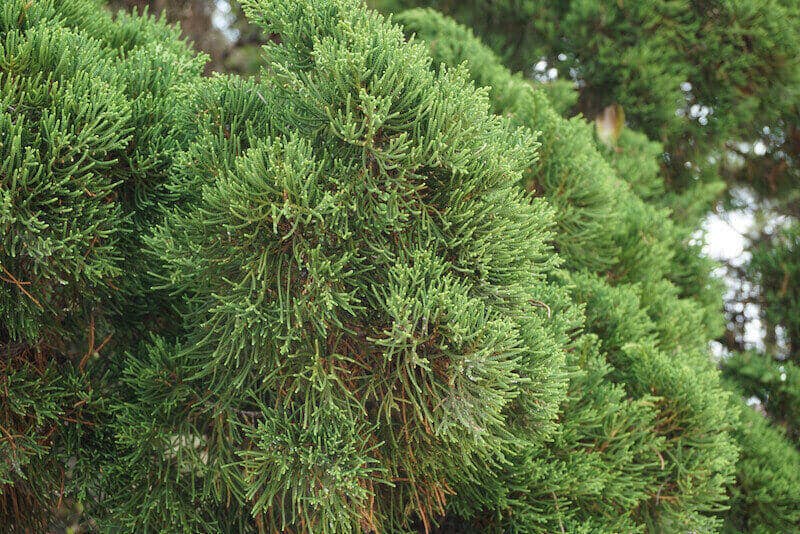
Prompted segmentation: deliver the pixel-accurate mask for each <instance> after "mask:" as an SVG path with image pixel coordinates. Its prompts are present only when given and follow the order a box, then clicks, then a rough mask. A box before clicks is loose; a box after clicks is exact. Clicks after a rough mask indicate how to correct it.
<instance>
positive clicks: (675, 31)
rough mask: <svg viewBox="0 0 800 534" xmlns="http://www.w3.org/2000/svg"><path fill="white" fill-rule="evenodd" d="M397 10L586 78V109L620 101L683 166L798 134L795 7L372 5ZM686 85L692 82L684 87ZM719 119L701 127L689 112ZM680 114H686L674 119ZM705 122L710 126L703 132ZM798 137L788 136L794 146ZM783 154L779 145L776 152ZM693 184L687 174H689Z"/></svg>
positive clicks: (774, 3) (522, 1) (743, 3)
mask: <svg viewBox="0 0 800 534" xmlns="http://www.w3.org/2000/svg"><path fill="white" fill-rule="evenodd" d="M373 4H375V5H377V6H378V7H381V8H383V9H386V10H389V11H399V10H400V9H401V8H408V7H416V6H430V7H433V8H436V9H437V10H440V11H442V12H444V13H447V14H449V15H451V16H453V17H454V18H455V19H456V20H458V21H460V22H462V23H465V24H467V25H468V26H470V27H472V28H474V29H475V32H476V33H477V34H478V35H479V36H480V37H481V38H483V39H484V40H485V42H486V43H487V44H488V45H489V46H490V47H491V48H492V49H493V50H495V51H496V52H497V53H498V54H500V56H501V57H502V59H503V60H504V62H505V63H506V64H507V65H508V66H510V67H511V68H512V69H513V70H521V71H523V72H526V73H527V72H530V71H531V70H532V66H533V65H534V64H535V63H536V62H538V61H539V60H540V59H545V60H546V61H547V62H548V67H553V68H556V69H557V70H558V72H559V75H560V76H561V77H562V78H564V79H575V80H579V81H580V100H579V106H578V108H579V109H580V110H581V111H583V112H584V113H585V114H586V115H587V116H589V117H594V116H596V115H597V114H599V113H600V112H601V111H602V110H603V109H604V108H605V107H606V106H608V105H611V104H620V105H622V107H623V109H624V110H625V113H626V117H627V118H628V119H629V120H630V121H631V123H632V124H633V125H635V126H636V127H637V128H640V129H642V130H644V131H645V132H646V133H647V134H648V136H649V137H650V138H652V139H658V140H660V141H664V142H666V144H667V149H668V151H669V152H670V154H671V161H672V163H674V170H675V171H676V172H679V173H680V172H681V171H680V169H681V167H682V166H683V164H684V162H686V161H694V163H695V165H697V164H700V165H701V166H705V165H706V162H704V161H700V158H696V156H698V155H699V156H700V157H704V152H703V150H698V149H700V146H701V145H702V146H703V147H704V149H706V148H709V147H714V148H718V147H721V146H722V144H724V143H725V142H727V141H728V140H729V139H734V140H736V139H746V140H750V139H754V138H759V137H760V136H761V135H762V132H761V129H762V127H763V126H770V127H771V128H772V130H773V131H775V132H777V131H782V132H784V133H785V134H787V136H789V137H790V136H791V134H790V132H792V131H794V128H793V126H792V124H793V121H794V120H795V119H796V113H797V102H798V96H799V95H798V92H797V88H798V86H800V85H799V82H800V64H799V63H798V57H797V54H796V51H795V46H796V43H797V41H798V37H799V36H798V30H797V28H798V24H797V20H798V17H800V12H799V11H798V7H797V5H796V3H795V2H791V1H785V0H770V1H764V2H752V1H749V0H728V1H716V2H710V3H702V2H689V1H688V0H676V1H669V2H664V1H641V2H615V1H605V0H599V1H595V0H499V1H494V2H492V3H491V4H487V3H486V2H482V1H478V0H466V1H458V2H456V1H452V0H424V1H419V0H375V1H373ZM684 82H688V83H690V84H691V86H690V87H689V86H684V87H683V88H682V84H683V83H684ZM695 104H697V105H698V106H707V107H708V108H710V109H711V110H712V111H711V113H710V114H708V115H706V116H705V117H704V119H703V121H702V122H701V121H700V120H699V119H700V117H701V115H700V114H696V115H695V116H692V114H691V113H690V108H691V106H692V105H695ZM677 108H680V109H681V110H682V111H683V112H682V113H676V109H677ZM706 121H707V124H704V123H705V122H706ZM792 143H793V141H791V140H789V139H787V140H786V142H785V146H784V147H781V148H783V152H784V156H785V155H786V153H787V152H788V153H790V154H791V153H792V152H791V150H788V151H787V150H786V149H787V148H788V147H790V146H791V144H792ZM775 148H776V150H775V152H776V153H777V152H779V151H780V148H779V147H775ZM687 177H688V176H687Z"/></svg>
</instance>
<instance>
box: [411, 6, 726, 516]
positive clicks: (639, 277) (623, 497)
mask: <svg viewBox="0 0 800 534" xmlns="http://www.w3.org/2000/svg"><path fill="white" fill-rule="evenodd" d="M396 20H398V21H400V22H401V23H403V24H404V25H405V27H406V31H407V32H408V33H409V34H414V35H416V37H417V38H422V39H424V40H425V41H426V42H428V43H429V46H430V50H431V53H432V55H433V56H434V60H435V64H436V63H438V62H440V61H441V62H445V63H449V64H460V63H462V62H466V65H467V68H468V69H469V70H470V74H471V75H472V76H473V77H474V79H475V80H476V81H477V83H478V84H480V85H488V86H489V90H490V93H489V94H490V96H491V98H492V101H493V104H494V106H495V110H496V111H497V112H498V113H500V114H502V115H507V116H510V117H511V118H512V120H515V121H517V122H519V123H521V124H524V125H526V126H530V127H535V128H539V129H541V132H542V133H541V139H542V149H541V156H540V160H539V162H538V163H537V165H535V166H534V167H533V168H532V169H531V172H530V173H529V175H528V180H529V182H528V183H529V184H530V185H529V187H530V188H531V189H532V190H533V191H535V192H538V193H540V194H542V195H543V196H545V197H546V198H547V199H548V200H549V201H551V202H552V203H553V204H554V205H555V206H556V207H557V221H558V223H560V224H561V225H563V226H560V227H559V232H558V235H557V237H556V243H557V244H558V245H559V250H560V251H561V253H562V255H563V257H564V259H565V264H566V265H567V266H569V267H570V268H571V270H572V271H573V272H575V271H577V272H575V274H573V275H571V276H570V277H569V284H570V285H574V290H573V292H574V297H575V298H576V300H577V302H579V303H582V304H584V305H585V309H586V315H587V317H586V325H587V329H588V330H589V331H590V332H592V333H594V334H596V335H597V338H598V339H599V341H600V344H599V347H600V349H601V350H602V354H603V356H604V358H605V359H606V360H607V361H608V362H609V363H610V365H611V367H610V368H608V370H607V371H606V373H607V376H608V378H610V379H612V380H613V381H614V382H616V383H619V384H620V385H622V386H624V389H625V390H627V394H628V395H629V396H630V397H629V398H628V399H626V401H625V402H624V403H623V402H622V401H621V400H620V401H618V404H614V403H610V404H607V405H604V406H603V408H604V409H605V410H607V412H605V413H603V412H600V414H599V415H598V417H607V418H609V419H611V418H613V417H615V414H618V413H620V412H626V411H631V412H634V413H638V414H639V417H640V418H641V419H640V422H641V423H642V424H643V426H642V427H632V426H625V425H623V426H622V428H625V429H626V431H627V435H624V436H618V435H617V434H618V433H619V432H620V431H621V429H617V430H616V431H615V430H612V429H609V428H606V431H608V432H609V433H610V435H609V434H606V435H605V436H602V438H600V437H598V436H596V435H592V434H589V435H587V436H582V432H583V429H582V428H581V427H577V428H576V427H572V424H573V421H579V420H580V418H581V417H585V416H586V415H585V414H583V413H581V412H580V409H579V408H578V407H577V406H580V403H579V402H577V400H578V399H576V402H575V403H567V404H565V405H564V406H563V410H565V411H564V412H562V416H561V421H562V425H563V426H562V427H561V429H560V430H561V431H563V432H567V433H568V432H573V433H576V434H577V436H581V438H580V441H579V442H580V443H582V444H583V445H584V446H583V447H580V448H575V449H570V446H569V445H568V444H567V443H564V442H561V443H559V445H561V446H563V448H560V449H557V450H553V451H552V452H551V454H554V455H556V457H557V458H559V459H560V461H567V462H569V463H572V464H575V465H581V464H583V462H586V461H587V460H588V459H587V448H586V446H585V445H586V442H587V441H595V442H596V443H597V445H596V446H597V448H598V449H600V450H601V451H602V452H601V453H600V454H598V455H597V456H598V460H599V461H598V462H597V463H596V464H594V465H593V467H595V468H596V470H595V471H592V475H591V477H590V478H591V479H592V480H594V481H597V483H598V485H597V486H595V487H593V488H592V490H588V494H587V493H584V495H586V497H584V499H585V500H583V499H581V498H575V497H576V488H575V487H574V485H567V484H566V481H564V482H561V484H564V485H563V486H559V485H558V483H557V482H556V481H557V480H559V478H558V477H557V476H556V475H555V474H554V473H551V474H550V476H548V477H542V478H538V477H537V476H533V477H527V478H525V479H523V480H520V479H519V478H516V477H518V476H519V473H513V474H510V475H509V478H511V479H512V480H514V483H513V484H512V483H509V485H510V487H512V488H513V487H519V485H520V484H524V486H522V487H524V488H525V489H524V491H522V490H521V493H523V494H525V495H531V496H534V495H535V496H538V497H537V499H542V498H544V499H545V500H546V502H547V506H548V508H547V510H548V512H545V511H544V510H545V508H544V506H545V505H544V504H543V503H542V502H541V501H540V502H536V501H535V500H534V501H529V500H527V499H519V498H518V501H519V500H521V501H522V502H523V503H524V504H522V503H519V502H513V501H512V502H509V501H508V500H506V501H500V500H498V501H497V502H496V503H495V504H493V505H492V506H494V507H495V508H494V510H496V511H495V512H494V514H493V515H494V516H495V517H506V518H505V519H502V520H500V522H499V523H498V522H497V520H496V519H492V520H491V521H490V520H489V519H488V518H484V519H483V520H482V521H483V523H481V524H486V522H487V521H489V522H490V524H491V523H492V522H494V524H495V525H497V528H498V529H499V530H506V529H510V530H512V531H520V532H529V531H531V530H541V531H554V530H558V529H563V528H567V530H569V531H572V530H578V531H580V530H581V529H583V530H589V531H591V530H592V529H599V530H603V531H617V530H626V531H631V530H634V531H635V530H638V529H641V528H645V527H647V528H651V529H660V530H663V531H672V530H676V529H699V530H704V529H710V528H713V526H714V525H715V524H717V523H718V521H719V520H718V519H717V518H715V517H714V514H713V512H715V511H720V510H721V509H722V508H721V504H722V503H723V502H724V501H725V491H726V485H727V484H728V483H730V482H731V477H730V475H731V470H732V464H733V461H734V459H735V457H736V452H735V447H734V446H733V445H732V443H731V438H730V436H729V435H728V434H727V433H726V432H725V430H726V429H728V428H730V426H731V425H733V424H734V422H735V411H736V410H735V409H734V408H733V407H732V406H731V405H730V401H729V398H728V394H727V393H725V392H724V391H723V390H722V389H721V387H720V385H719V383H718V378H717V374H716V372H715V371H714V369H713V368H712V366H711V364H710V362H709V361H708V357H707V352H706V342H707V340H708V339H709V338H710V336H711V335H712V334H715V333H716V331H717V329H718V328H719V320H718V319H717V318H716V315H718V312H716V311H713V310H714V305H715V304H716V302H717V300H716V299H718V298H719V297H718V296H716V299H714V300H709V301H696V300H694V299H687V298H680V293H681V291H679V289H678V288H677V287H675V286H674V285H672V284H671V283H670V282H669V281H667V280H665V279H664V278H665V277H666V276H667V275H669V274H672V273H674V272H676V271H677V269H678V268H679V267H680V266H679V265H676V261H675V259H674V256H673V254H672V250H675V249H676V248H678V243H680V239H681V237H682V232H681V230H680V229H678V228H676V227H675V226H674V225H673V224H672V223H671V222H670V219H669V217H668V212H666V211H665V210H663V209H659V208H657V207H656V206H653V205H652V204H649V203H647V202H645V201H644V200H643V199H642V198H641V197H640V196H638V195H637V193H639V194H642V195H644V196H645V197H646V198H653V197H656V196H657V192H658V186H657V185H656V184H657V182H658V176H657V172H658V165H657V163H656V162H655V161H654V159H655V157H656V156H657V154H658V149H657V148H656V147H654V146H653V145H652V144H649V143H647V142H646V140H645V139H644V138H643V137H642V136H637V135H636V134H633V133H625V135H624V136H623V137H622V138H621V139H620V149H619V150H607V151H606V150H605V149H598V148H597V146H596V145H595V142H594V139H593V137H592V135H591V133H590V130H589V127H588V125H586V124H585V123H583V121H581V120H580V119H572V120H564V119H561V118H560V117H558V116H557V114H555V113H554V112H553V111H552V110H551V109H550V108H549V105H548V103H547V100H546V98H545V97H544V96H543V95H542V94H541V89H539V88H537V87H535V86H533V85H531V84H530V83H528V82H527V81H525V80H523V79H522V78H521V77H519V76H512V75H511V74H509V73H508V71H506V70H505V69H504V68H503V67H502V66H500V65H499V61H498V59H497V58H496V57H495V56H494V55H493V54H492V53H491V52H489V51H488V50H487V49H486V48H485V47H483V46H482V45H481V44H480V43H479V42H478V41H477V39H475V37H474V36H472V35H471V33H470V32H469V31H468V30H467V29H465V28H463V27H460V26H458V25H457V24H455V23H454V22H453V21H450V20H448V19H446V18H444V17H442V16H441V15H439V14H437V13H435V12H433V11H431V10H412V11H407V12H402V13H400V14H398V15H397V19H396ZM537 99H538V106H537V105H536V104H535V103H537ZM543 110H544V111H543ZM548 117H549V118H550V121H548V120H547V118H548ZM603 153H606V157H608V158H609V161H610V162H611V163H612V164H613V167H612V166H611V165H609V163H607V162H606V159H605V158H604V156H603ZM614 168H617V169H621V170H624V171H626V172H627V174H626V175H625V177H626V180H625V181H623V180H621V179H620V177H619V176H618V175H617V174H616V173H615V172H614ZM556 178H557V179H558V180H556ZM598 178H599V179H598ZM601 180H604V181H601ZM587 197H588V198H593V202H585V201H584V199H585V198H587ZM600 210H602V211H600ZM598 211H599V212H600V213H601V214H602V215H601V217H603V216H604V217H605V218H606V219H605V220H603V219H602V218H600V217H598ZM572 220H575V221H584V220H585V221H589V222H590V223H596V222H597V221H598V220H601V221H603V224H602V225H600V226H598V227H594V228H596V232H597V234H598V236H597V237H595V236H594V235H592V238H591V239H586V241H580V239H581V238H582V237H583V235H582V233H581V232H576V231H575V228H576V225H574V224H566V221H572ZM590 228H592V227H590ZM600 236H602V237H600ZM576 242H578V243H580V246H574V245H575V243H576ZM609 242H610V243H609ZM562 243H565V245H562ZM606 243H608V244H606ZM570 244H571V245H573V247H570V246H569V245H570ZM612 247H613V248H612ZM609 249H611V250H614V251H615V254H614V255H609V254H608V250H609ZM600 261H601V262H602V263H598V262H600ZM699 268H707V264H701V265H700V267H699ZM695 272H696V273H697V274H698V276H700V275H701V273H703V271H699V270H698V271H695ZM593 273H596V274H593ZM598 275H601V276H598ZM705 277H706V279H707V277H708V272H707V271H705ZM697 294H700V295H701V296H703V297H708V295H709V293H701V292H699V291H698V292H697ZM717 295H718V294H717ZM593 364H594V365H597V363H596V362H593ZM584 365H589V363H585V362H584ZM588 372H589V370H588V369H584V370H582V371H581V372H580V373H579V374H578V375H577V376H576V377H575V378H573V381H574V383H577V384H580V383H581V381H582V380H586V376H587V375H585V374H583V373H588ZM595 372H596V371H595ZM571 387H572V386H571ZM573 391H574V390H573ZM582 391H583V393H584V395H585V396H588V397H589V398H591V397H592V396H593V394H594V392H592V393H591V394H589V393H586V392H585V390H582ZM580 400H581V402H585V403H589V402H592V401H590V400H588V399H580ZM573 409H574V410H576V411H577V413H572V412H571V411H569V410H573ZM637 410H638V411H637ZM573 418H575V419H573ZM567 435H568V434H567ZM619 440H622V443H621V444H620V447H621V450H622V451H625V453H629V454H631V456H630V457H628V458H636V461H637V463H636V466H637V467H636V469H635V470H634V469H631V470H628V469H627V468H625V467H622V466H621V465H620V464H619V463H616V461H617V460H618V459H617V458H615V457H614V456H613V454H614V451H613V450H612V451H610V452H609V453H608V454H605V451H606V449H605V447H607V445H603V444H604V443H606V444H607V443H616V442H618V441H619ZM637 440H642V441H641V442H639V441H637ZM631 443H633V445H632V444H631ZM636 443H639V445H638V446H639V447H640V449H638V450H637V449H636V447H637V446H636V445H635V444H636ZM642 443H646V445H642ZM628 447H630V448H628ZM631 449H632V450H631ZM590 450H591V449H590ZM537 460H538V459H537ZM523 465H524V464H523ZM555 465H558V463H555V464H552V465H548V466H547V467H546V468H545V467H544V466H543V465H540V467H541V468H543V469H552V468H553V467H554V466H555ZM590 465H591V464H590ZM603 469H607V471H604V470H603ZM534 472H537V471H534ZM562 476H563V475H562ZM601 481H607V485H606V486H603V485H601ZM545 488H549V491H548V490H545ZM634 488H639V489H638V490H635V489H634ZM582 491H583V492H587V490H586V489H583V490H582ZM595 492H596V493H595ZM577 494H579V495H580V494H581V493H580V492H578V493H577ZM600 495H603V497H602V502H604V503H606V504H605V505H606V506H607V507H608V508H607V511H606V512H605V513H598V512H597V509H596V507H597V506H598V499H600ZM489 509H490V510H491V509H492V508H491V507H490V508H489ZM500 510H504V512H500ZM511 510H513V512H512V511H511ZM458 512H459V513H461V514H462V515H464V510H460V509H458ZM623 512H624V513H623ZM708 512H712V513H711V514H709V513H708ZM550 514H552V515H550ZM565 521H566V523H565ZM501 525H502V526H501ZM564 525H569V527H565V526H564Z"/></svg>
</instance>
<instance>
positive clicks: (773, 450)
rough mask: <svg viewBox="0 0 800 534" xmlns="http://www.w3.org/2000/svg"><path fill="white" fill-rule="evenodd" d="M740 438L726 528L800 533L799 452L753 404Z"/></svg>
mask: <svg viewBox="0 0 800 534" xmlns="http://www.w3.org/2000/svg"><path fill="white" fill-rule="evenodd" d="M736 439H737V441H738V442H739V444H740V446H741V449H742V453H741V458H740V459H739V462H738V463H737V473H736V481H737V484H736V486H735V487H734V488H732V491H731V499H730V511H729V512H728V514H727V517H726V522H725V528H724V529H723V532H730V533H733V532H758V533H765V534H766V533H772V532H800V508H798V506H797V496H798V492H800V469H798V468H797V467H798V465H800V453H798V451H797V449H796V448H795V447H793V446H792V444H791V443H789V442H787V440H786V438H785V437H784V435H783V434H782V433H781V432H780V431H779V430H776V429H775V427H774V426H772V425H770V424H769V423H768V421H767V419H766V418H764V417H763V416H762V415H761V414H759V413H756V412H755V411H754V410H752V409H750V408H748V407H744V408H742V414H741V423H740V424H739V425H738V427H737V429H736Z"/></svg>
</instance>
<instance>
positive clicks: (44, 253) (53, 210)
mask: <svg viewBox="0 0 800 534" xmlns="http://www.w3.org/2000/svg"><path fill="white" fill-rule="evenodd" d="M166 37H169V39H170V41H167V42H165V43H157V42H156V41H155V39H156V38H158V39H163V38H166ZM170 42H171V43H172V44H168V43H170ZM170 47H171V48H170ZM144 57H146V58H147V60H144V59H143V58H144ZM156 64H162V65H163V66H164V68H162V69H160V70H158V69H156V68H154V65H156ZM167 65H168V68H167V67H166V66H167ZM199 67H200V63H198V62H197V61H195V60H194V59H192V54H191V53H190V51H189V50H188V48H187V47H186V46H185V45H184V44H183V43H182V42H180V41H179V40H178V39H177V34H176V33H175V31H174V29H172V28H169V27H167V26H166V25H164V24H163V23H157V22H155V21H153V20H151V19H149V18H146V17H135V16H129V17H125V18H124V20H122V21H120V22H114V21H112V19H111V17H110V16H108V15H107V14H105V12H104V11H102V7H101V6H100V5H99V4H97V3H95V2H93V1H82V0H69V1H63V2H52V1H47V0H44V1H37V2H26V1H22V0H10V1H9V2H4V3H3V5H2V7H1V8H0V161H1V162H2V163H0V165H2V166H1V167H0V230H2V242H0V270H1V271H2V272H0V354H1V356H2V362H0V366H1V368H0V382H2V388H0V389H1V390H2V393H0V426H2V433H3V436H2V440H0V453H1V456H2V458H3V461H2V462H0V484H2V485H1V486H0V523H2V524H10V525H11V526H12V527H13V525H15V524H16V525H17V527H18V528H20V529H24V528H29V529H33V530H36V531H43V530H44V529H46V528H47V525H49V524H52V522H53V521H54V520H55V518H54V517H53V516H52V515H51V512H52V507H53V506H54V505H56V504H63V503H64V502H65V501H69V500H72V499H78V500H84V499H87V498H91V496H92V495H91V489H90V488H91V487H93V485H94V483H95V482H96V480H95V479H96V477H97V473H96V469H97V466H96V464H95V462H94V460H95V459H96V457H97V454H98V453H99V452H100V451H101V450H102V447H105V446H107V443H105V444H100V443H98V440H104V439H106V438H107V437H109V436H108V435H107V434H106V431H107V429H105V428H101V427H102V425H103V424H105V423H106V422H107V421H108V418H109V414H108V411H107V410H108V405H109V399H108V398H107V396H108V394H109V391H108V387H107V384H105V383H102V382H98V381H97V379H98V378H100V377H102V376H104V375H105V373H106V372H107V371H106V370H105V369H104V368H106V367H107V365H102V364H101V365H97V364H96V363H95V359H96V358H97V357H98V355H99V353H100V351H102V352H103V354H107V353H108V352H109V351H111V350H112V349H113V347H115V346H118V340H120V339H125V338H126V337H130V336H131V328H132V327H133V326H134V325H135V322H136V321H135V320H134V317H132V316H131V315H130V311H131V309H130V303H131V302H132V299H135V298H137V296H138V294H139V293H140V292H141V291H143V289H144V285H136V284H135V283H133V280H136V279H138V277H139V276H140V273H141V272H142V271H143V270H142V269H138V268H132V266H133V265H135V264H136V263H137V262H138V261H139V260H138V254H139V249H140V247H141V246H140V244H137V243H138V237H137V236H138V233H139V232H141V229H142V227H141V226H140V225H139V221H141V220H146V217H147V216H146V215H144V214H143V212H142V211H141V210H144V209H147V208H148V204H147V203H148V200H147V199H148V192H147V191H145V190H143V189H142V188H140V187H139V186H138V185H137V184H136V183H137V182H138V183H147V184H149V186H150V187H155V186H157V184H158V183H159V182H163V179H164V176H163V173H162V174H161V175H159V173H158V171H157V170H156V168H157V167H161V168H165V167H166V165H167V161H168V158H169V153H170V151H171V150H172V149H173V147H174V146H175V142H176V141H175V139H174V138H172V137H170V136H169V134H168V133H167V131H168V129H169V128H170V120H169V117H168V114H166V113H165V112H166V111H167V110H168V109H169V107H170V105H171V104H168V103H166V102H165V100H166V95H168V94H170V93H172V92H173V91H174V87H175V86H176V84H177V83H179V82H181V81H184V80H186V79H188V78H190V77H192V76H197V74H198V72H199V70H198V69H199ZM178 72H180V74H176V73H178ZM170 98H173V97H172V96H170ZM148 162H151V163H152V164H148ZM135 177H137V178H135ZM120 317H124V318H123V319H120Z"/></svg>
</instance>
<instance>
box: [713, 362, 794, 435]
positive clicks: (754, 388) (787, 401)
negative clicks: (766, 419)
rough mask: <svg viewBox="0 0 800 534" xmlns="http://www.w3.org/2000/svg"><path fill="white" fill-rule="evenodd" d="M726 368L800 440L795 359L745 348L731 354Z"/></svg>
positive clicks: (747, 395) (749, 393)
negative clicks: (744, 350) (745, 350)
mask: <svg viewBox="0 0 800 534" xmlns="http://www.w3.org/2000/svg"><path fill="white" fill-rule="evenodd" d="M723 371H724V372H725V375H726V376H727V377H728V378H729V379H731V381H734V382H735V383H736V384H737V386H738V388H739V389H740V390H741V392H742V394H743V395H744V396H746V397H750V398H754V399H757V400H758V401H759V403H760V405H761V407H762V408H763V409H764V411H765V412H766V413H767V414H769V416H770V417H771V418H772V420H773V421H775V422H777V423H778V424H779V425H780V426H782V427H783V429H784V432H785V433H786V434H787V435H788V436H789V437H791V438H792V439H793V440H794V441H795V442H798V443H800V369H798V367H797V365H796V364H795V363H793V362H792V361H786V360H784V361H780V360H774V359H772V358H770V357H768V356H767V355H765V354H760V353H756V352H742V353H737V354H734V355H732V356H731V357H729V358H727V359H726V360H725V362H724V366H723Z"/></svg>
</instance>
